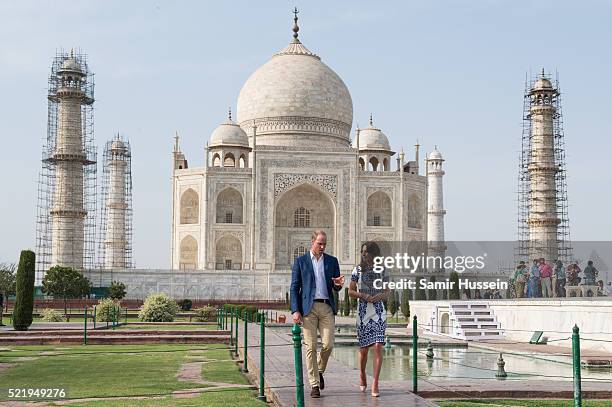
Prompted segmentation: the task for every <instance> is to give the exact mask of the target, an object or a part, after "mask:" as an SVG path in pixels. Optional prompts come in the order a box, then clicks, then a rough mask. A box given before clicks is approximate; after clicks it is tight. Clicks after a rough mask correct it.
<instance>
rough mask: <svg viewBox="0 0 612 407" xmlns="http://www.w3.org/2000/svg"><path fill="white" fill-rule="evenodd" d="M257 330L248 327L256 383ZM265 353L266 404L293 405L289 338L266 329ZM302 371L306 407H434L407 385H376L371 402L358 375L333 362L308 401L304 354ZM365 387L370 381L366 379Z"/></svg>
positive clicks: (332, 360)
mask: <svg viewBox="0 0 612 407" xmlns="http://www.w3.org/2000/svg"><path fill="white" fill-rule="evenodd" d="M243 329H244V322H243V321H240V324H239V335H238V338H239V341H238V343H239V350H240V357H241V358H242V357H243V353H242V352H243V347H242V346H243V339H244V331H243ZM259 330H260V327H259V326H258V325H255V324H249V327H248V334H249V335H248V346H249V348H248V351H247V355H248V360H247V362H248V369H249V372H250V374H252V375H253V377H254V378H255V382H258V381H259V347H258V346H259V343H260V336H259V332H260V331H259ZM265 342H266V351H265V356H266V359H265V370H264V371H265V386H266V388H267V397H268V400H271V399H273V400H274V401H275V402H276V403H277V404H278V405H281V406H287V407H289V406H294V405H296V389H295V367H294V361H293V342H292V341H291V338H290V337H289V336H283V335H279V334H277V333H275V332H273V331H272V330H270V329H266V338H265ZM302 360H303V361H304V363H303V368H304V383H305V386H304V399H305V402H306V406H309V407H318V406H321V407H332V406H349V405H350V406H351V407H361V406H406V407H411V406H414V407H421V406H435V405H436V404H434V403H432V402H431V401H428V400H425V399H423V398H421V397H419V396H417V395H414V394H412V393H411V392H409V391H408V389H409V387H408V385H409V384H408V383H406V382H395V383H387V382H385V383H382V382H381V385H380V392H381V395H380V397H379V398H372V397H371V395H370V392H369V388H368V391H366V393H361V392H360V391H359V372H358V371H357V370H355V369H350V368H347V367H346V366H344V365H342V364H341V363H340V362H338V361H336V360H335V359H333V358H330V359H329V363H328V365H327V372H326V373H325V390H323V391H322V392H321V393H322V394H321V398H320V399H313V398H311V397H310V386H309V385H308V378H307V377H306V362H305V354H304V353H303V354H302ZM368 383H372V378H371V377H368Z"/></svg>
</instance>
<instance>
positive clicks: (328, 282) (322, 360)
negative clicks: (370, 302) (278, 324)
mask: <svg viewBox="0 0 612 407" xmlns="http://www.w3.org/2000/svg"><path fill="white" fill-rule="evenodd" d="M311 243H312V245H311V248H310V251H309V252H308V253H306V254H305V255H303V256H300V257H298V258H297V259H295V263H294V264H293V268H292V270H291V313H292V316H293V322H294V323H296V324H301V325H302V332H303V333H304V345H305V346H306V367H307V369H308V381H309V382H310V387H311V388H312V390H311V392H310V396H311V397H315V398H317V397H320V396H321V392H320V390H323V389H324V388H325V381H324V380H323V372H325V367H326V366H327V360H328V359H329V356H330V355H331V352H332V349H333V348H334V331H335V329H336V324H335V317H334V315H335V314H336V302H335V300H334V295H333V291H332V290H336V291H340V290H341V289H342V286H343V285H344V276H342V275H340V266H339V264H338V259H337V258H335V257H334V256H330V255H328V254H324V251H325V246H326V245H327V235H326V233H325V232H324V231H323V230H315V231H314V233H313V234H312V239H311ZM317 331H318V332H320V334H321V352H320V353H319V357H318V358H317Z"/></svg>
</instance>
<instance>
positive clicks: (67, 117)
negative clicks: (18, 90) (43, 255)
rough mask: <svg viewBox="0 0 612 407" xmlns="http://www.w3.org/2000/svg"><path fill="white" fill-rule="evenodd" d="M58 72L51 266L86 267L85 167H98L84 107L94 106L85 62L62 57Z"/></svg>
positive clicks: (53, 98)
mask: <svg viewBox="0 0 612 407" xmlns="http://www.w3.org/2000/svg"><path fill="white" fill-rule="evenodd" d="M60 58H63V62H61V66H60V68H59V69H58V70H57V73H56V75H57V78H56V80H57V83H58V88H57V89H56V90H55V92H51V91H50V94H49V100H50V101H52V102H55V103H57V104H58V107H57V138H56V139H55V148H54V149H53V152H52V153H51V155H50V157H49V158H48V160H49V161H50V162H51V163H52V164H53V165H54V166H55V179H54V185H55V188H54V193H53V198H52V199H53V200H52V206H51V210H50V217H51V224H52V240H51V248H52V249H51V264H50V265H51V266H54V265H61V266H68V267H73V268H76V269H82V268H83V264H84V262H83V258H84V242H85V236H84V234H85V232H84V227H85V219H86V218H87V214H88V213H87V210H86V205H85V204H84V167H85V166H86V165H90V164H95V162H93V161H91V160H89V159H88V154H87V152H86V150H85V144H86V143H84V140H83V129H84V127H85V126H84V125H83V124H84V123H83V121H82V116H81V114H82V106H83V105H91V104H93V97H92V96H93V95H89V94H88V92H86V84H87V83H86V82H87V81H86V79H87V71H86V67H85V66H84V63H83V62H82V61H81V60H78V59H77V58H75V56H74V53H73V52H72V51H71V52H70V56H61V57H60Z"/></svg>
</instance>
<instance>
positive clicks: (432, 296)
mask: <svg viewBox="0 0 612 407" xmlns="http://www.w3.org/2000/svg"><path fill="white" fill-rule="evenodd" d="M429 282H430V283H435V282H436V276H431V277H429ZM428 291H429V293H428V298H429V301H435V300H437V299H438V291H437V290H436V289H435V288H431V289H429V290H428Z"/></svg>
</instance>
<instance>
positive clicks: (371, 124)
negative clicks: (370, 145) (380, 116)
mask: <svg viewBox="0 0 612 407" xmlns="http://www.w3.org/2000/svg"><path fill="white" fill-rule="evenodd" d="M373 126H374V123H373V121H372V113H370V127H373Z"/></svg>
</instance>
